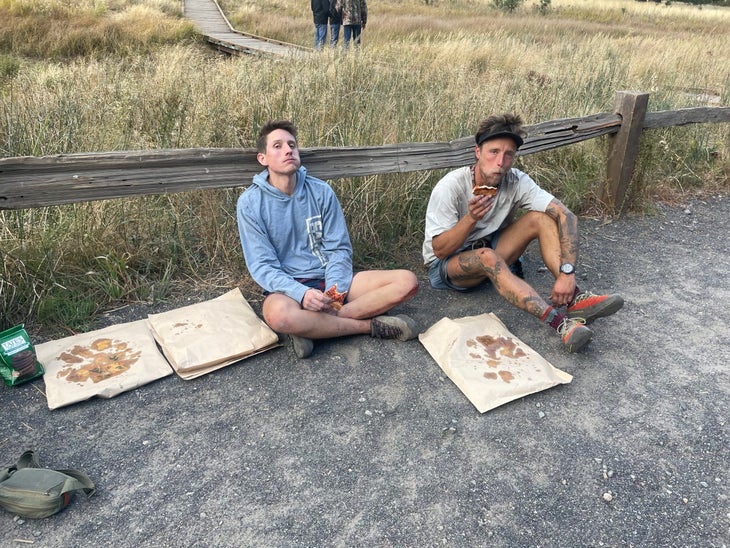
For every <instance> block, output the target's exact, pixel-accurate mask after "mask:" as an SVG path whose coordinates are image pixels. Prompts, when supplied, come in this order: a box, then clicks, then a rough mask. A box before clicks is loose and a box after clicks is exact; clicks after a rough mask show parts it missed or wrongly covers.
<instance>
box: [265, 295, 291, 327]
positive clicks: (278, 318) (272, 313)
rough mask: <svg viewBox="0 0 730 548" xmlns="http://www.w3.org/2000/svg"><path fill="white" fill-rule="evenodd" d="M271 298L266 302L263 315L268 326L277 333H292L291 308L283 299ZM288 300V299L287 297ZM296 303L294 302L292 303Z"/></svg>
mask: <svg viewBox="0 0 730 548" xmlns="http://www.w3.org/2000/svg"><path fill="white" fill-rule="evenodd" d="M278 297H279V298H273V299H272V298H271V297H269V298H268V299H266V301H265V302H264V306H263V310H262V314H263V316H264V321H265V322H266V323H267V325H268V326H269V327H270V328H271V329H273V330H274V331H276V332H277V333H290V332H291V307H290V306H287V305H288V304H289V303H287V302H286V301H284V300H283V299H282V298H281V297H282V295H279V296H278ZM287 298H288V297H287ZM292 302H294V301H292Z"/></svg>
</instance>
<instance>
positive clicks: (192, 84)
mask: <svg viewBox="0 0 730 548" xmlns="http://www.w3.org/2000/svg"><path fill="white" fill-rule="evenodd" d="M222 5H223V8H224V11H225V12H226V14H227V15H228V17H229V19H230V21H231V22H232V24H233V25H234V26H235V27H236V28H239V29H241V30H245V31H248V32H253V33H256V34H261V35H264V36H269V37H272V38H277V39H280V40H284V41H287V42H292V43H297V44H301V45H305V46H310V47H311V45H312V41H313V35H314V29H313V24H312V18H311V12H310V10H309V4H308V3H306V2H301V1H299V2H294V1H293V0H250V1H247V0H226V1H225V2H224V3H223V4H222ZM536 5H537V2H536V1H532V0H527V1H526V2H525V3H524V5H523V6H522V7H521V8H520V9H519V10H517V11H516V12H514V13H512V14H505V13H502V12H500V11H499V10H496V9H494V8H493V7H492V6H491V3H490V2H488V1H482V2H478V1H473V0H465V1H458V0H454V1H450V2H445V1H441V0H436V1H433V2H428V3H426V2H416V1H414V0H403V1H394V2H389V3H381V4H377V3H373V4H372V5H371V6H370V16H369V20H368V26H367V28H366V30H365V31H364V33H363V47H362V48H360V50H358V51H356V52H350V53H348V54H345V53H343V51H342V50H340V49H338V50H334V51H330V50H327V51H323V52H320V53H318V54H314V53H313V54H312V55H309V56H305V57H304V58H300V59H290V60H285V61H284V60H278V61H277V60H273V59H267V58H259V57H253V56H248V57H242V58H234V59H229V58H226V57H224V56H222V55H220V54H217V53H215V52H213V51H212V50H210V49H209V48H208V47H207V46H206V45H205V44H204V42H203V41H202V40H200V38H199V37H198V36H197V35H196V34H195V32H194V27H193V26H192V25H191V24H190V23H189V22H187V21H185V20H184V19H183V18H182V16H181V13H182V7H181V4H180V3H178V2H172V1H169V0H160V1H153V0H143V1H132V0H112V1H109V2H103V1H101V0H95V1H92V0H81V1H76V2H74V1H70V2H69V1H65V2H60V1H55V0H0V156H7V157H9V156H24V155H35V156H37V155H48V154H58V153H69V152H89V151H108V150H133V149H152V148H167V147H173V148H174V147H251V146H253V142H254V138H255V134H256V131H257V130H258V127H259V126H260V125H261V123H262V122H263V121H265V120H267V119H269V118H282V117H284V118H291V119H293V120H295V121H296V122H297V124H298V125H299V127H300V140H301V145H302V146H305V147H308V146H344V145H379V144H386V143H396V142H407V141H414V142H421V141H446V140H450V139H453V138H457V137H463V136H465V135H470V134H472V133H473V131H474V128H475V126H476V124H477V123H478V121H479V119H480V118H482V117H483V116H485V115H486V114H489V113H491V112H499V111H508V110H509V111H517V112H520V113H521V114H522V115H523V117H524V118H525V120H526V122H527V123H528V124H529V123H538V122H542V121H547V120H550V119H555V118H563V117H573V116H581V115H587V114H593V113H598V112H608V111H612V109H613V101H614V95H615V93H616V91H618V90H626V89H630V90H640V91H646V92H649V93H650V94H651V96H650V102H649V110H651V111H656V110H670V109H678V108H684V107H693V106H704V105H728V104H730V56H728V55H727V52H728V51H730V8H709V7H702V8H700V7H698V6H688V5H682V4H680V3H677V2H672V3H671V5H666V4H657V3H654V2H645V3H643V2H635V1H633V0H583V1H581V0H552V2H551V9H550V10H549V12H548V13H547V14H544V15H543V14H540V13H538V10H537V9H536ZM605 146H606V144H605V142H604V140H601V139H599V140H594V141H591V142H588V143H585V144H581V145H575V146H571V147H567V148H562V149H559V150H556V151H552V152H546V153H541V154H536V155H531V156H529V157H525V158H524V159H522V160H521V162H520V164H521V167H523V168H525V169H527V170H528V171H529V172H530V173H532V174H533V176H534V177H535V178H536V179H537V180H538V181H539V182H541V183H542V184H543V185H544V186H545V187H546V188H548V189H550V190H551V191H553V192H554V193H556V194H557V195H558V196H559V197H560V198H561V199H563V200H564V201H565V202H566V203H567V204H568V205H569V206H571V207H572V208H574V209H575V210H576V211H578V212H581V213H583V214H600V213H601V212H602V208H601V204H600V202H599V201H598V200H597V199H596V196H595V191H596V189H597V185H598V183H599V182H600V181H601V180H602V177H603V175H604V163H605ZM728 173H730V124H705V125H702V126H694V127H685V128H672V129H667V130H661V131H652V132H647V133H645V136H644V139H643V142H642V150H641V158H640V164H639V167H638V170H637V174H636V177H635V181H634V185H633V188H632V189H631V203H632V210H633V211H634V212H636V213H646V212H650V211H651V204H652V202H653V201H655V200H657V199H665V200H683V199H685V198H686V196H687V195H688V194H692V193H695V192H726V191H727V190H728ZM441 174H442V173H439V172H422V173H413V174H407V175H392V176H380V177H366V178H357V179H344V180H338V181H333V186H334V187H335V189H336V190H337V192H338V194H339V196H340V198H341V200H342V203H343V207H344V209H345V212H346V215H347V217H348V221H349V223H350V227H351V234H352V237H353V242H354V244H355V250H356V261H357V266H359V267H364V266H403V265H406V266H409V267H412V268H419V261H420V245H421V240H422V230H423V215H424V211H425V204H426V201H427V199H428V194H429V192H430V189H431V188H432V187H433V185H434V184H435V182H436V181H437V180H438V178H439V177H440V175H441ZM244 183H245V182H244V181H242V184H244ZM406 186H407V187H408V188H409V190H410V192H409V194H408V195H407V197H406V198H404V195H403V193H402V189H403V188H405V187H406ZM240 191H241V189H240V188H239V189H230V190H225V191H211V192H199V193H197V192H194V193H187V194H182V195H171V196H155V197H146V198H139V199H134V200H111V201H107V202H95V203H88V204H79V205H70V206H63V207H54V208H43V209H34V210H26V211H0V255H1V256H2V267H0V306H2V309H3V314H2V316H1V317H0V329H4V328H7V327H9V326H12V325H15V324H17V323H20V322H23V321H25V322H38V323H39V324H42V325H47V326H60V327H63V328H65V329H67V330H70V331H75V330H80V329H85V328H87V327H88V326H89V325H90V322H91V320H92V319H93V316H94V314H95V313H96V312H98V311H99V310H100V309H103V308H106V307H110V306H116V305H119V304H122V303H125V302H130V301H135V300H144V301H150V300H158V299H165V298H168V297H169V296H170V295H171V294H174V293H176V292H179V291H183V290H185V288H186V287H189V286H190V285H195V286H198V287H199V286H201V285H213V286H221V287H224V286H226V287H227V286H231V285H233V284H242V285H246V284H248V283H249V282H248V279H247V275H246V271H245V265H244V264H243V259H242V256H241V251H240V245H239V242H238V235H237V228H236V223H235V211H234V209H235V200H236V198H237V196H238V194H239V193H240Z"/></svg>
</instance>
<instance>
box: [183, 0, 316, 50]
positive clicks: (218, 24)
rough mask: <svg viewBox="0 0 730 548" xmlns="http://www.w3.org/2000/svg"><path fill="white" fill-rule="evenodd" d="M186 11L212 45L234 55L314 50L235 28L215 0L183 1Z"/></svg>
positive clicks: (187, 15) (186, 15) (184, 10)
mask: <svg viewBox="0 0 730 548" xmlns="http://www.w3.org/2000/svg"><path fill="white" fill-rule="evenodd" d="M183 13H184V14H185V17H187V18H188V19H190V20H191V21H193V22H194V23H195V25H196V26H197V27H198V30H199V31H200V33H201V34H202V35H204V36H205V37H206V39H207V40H208V42H210V44H211V45H213V47H215V48H217V49H219V50H221V51H224V52H226V53H229V54H232V55H239V54H244V53H247V54H266V55H276V56H279V57H286V56H293V55H301V54H303V53H306V52H309V51H312V50H310V49H309V48H305V47H303V46H299V45H296V44H288V43H286V42H281V41H278V40H272V39H270V38H263V37H261V36H255V35H253V34H246V33H244V32H240V31H237V30H235V29H234V28H233V27H231V24H230V23H229V22H228V19H227V18H226V16H225V15H223V12H222V11H221V9H220V7H219V6H218V3H217V2H216V1H215V0H184V3H183Z"/></svg>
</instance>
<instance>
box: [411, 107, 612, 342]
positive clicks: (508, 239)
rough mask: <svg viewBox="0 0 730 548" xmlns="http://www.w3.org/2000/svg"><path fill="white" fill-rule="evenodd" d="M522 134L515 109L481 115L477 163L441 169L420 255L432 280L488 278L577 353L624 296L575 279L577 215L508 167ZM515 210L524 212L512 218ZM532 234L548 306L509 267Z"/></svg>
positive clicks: (444, 283)
mask: <svg viewBox="0 0 730 548" xmlns="http://www.w3.org/2000/svg"><path fill="white" fill-rule="evenodd" d="M524 136H525V132H524V130H523V129H522V119H521V118H520V117H519V116H517V115H514V114H504V115H501V116H490V117H488V118H486V119H485V120H483V121H482V122H481V124H480V125H479V128H478V129H477V132H476V135H475V140H476V147H475V149H474V154H475V156H476V163H475V164H474V165H472V166H467V167H462V168H459V169H456V170H454V171H451V172H449V173H447V174H446V175H445V176H444V177H443V178H442V179H441V180H440V181H439V182H438V183H437V184H436V186H435V187H434V188H433V191H432V193H431V198H430V200H429V202H428V208H427V211H426V234H425V239H424V242H423V259H424V263H425V264H426V265H427V266H428V276H429V280H430V282H431V285H432V286H433V287H435V288H438V289H446V288H451V289H455V290H457V291H466V290H469V289H471V288H474V287H476V286H478V285H480V284H482V283H483V282H485V281H486V280H489V281H490V282H491V283H492V285H493V286H494V289H495V290H496V291H497V292H498V293H499V294H500V295H501V296H502V297H503V298H505V299H506V300H507V301H508V302H509V303H511V304H513V305H515V306H516V307H518V308H520V309H522V310H524V311H525V312H528V313H530V314H532V315H533V316H535V317H536V318H538V319H540V320H541V321H542V322H544V323H545V324H547V325H549V326H550V327H552V328H553V329H555V331H557V333H558V334H559V335H560V336H561V337H562V340H563V344H564V345H565V346H566V348H567V349H568V351H570V352H577V351H579V350H581V349H582V348H583V347H584V346H585V345H586V344H588V343H589V342H590V340H591V338H592V337H593V331H592V330H591V329H590V328H589V327H587V326H586V324H587V323H590V322H592V321H593V320H595V319H596V318H601V317H603V316H608V315H610V314H613V313H615V312H616V311H618V310H619V309H620V308H621V307H622V306H623V304H624V301H623V299H622V298H621V297H620V296H619V295H594V294H593V293H591V292H589V291H584V292H582V291H581V290H580V289H579V288H578V286H577V285H576V281H575V273H576V264H577V261H578V219H577V217H576V216H575V215H574V214H573V213H572V212H571V211H570V210H569V209H568V208H567V207H565V205H563V203H562V202H561V201H560V200H558V199H557V198H555V197H554V196H553V195H552V194H550V193H548V192H547V191H545V190H543V189H542V188H540V187H539V186H538V185H537V184H536V183H535V181H533V180H532V179H531V178H530V177H529V176H528V175H527V174H525V173H523V172H522V171H519V170H517V169H515V168H513V167H512V164H513V163H514V160H515V156H516V154H517V149H518V148H520V147H521V146H522V144H523V139H524ZM482 193H485V194H484V195H482ZM487 194H489V195H487ZM518 209H522V210H526V212H525V213H524V215H522V216H521V217H519V218H517V219H516V220H515V218H514V214H515V212H516V211H517V210H518ZM532 240H538V242H539V244H540V253H541V255H542V259H543V261H544V262H545V265H546V266H547V268H548V270H549V271H550V272H551V274H552V275H553V276H554V277H555V283H554V284H553V288H552V293H551V295H550V300H551V303H552V305H550V304H548V303H547V302H546V301H544V300H543V299H542V298H541V297H540V295H538V293H537V291H535V290H534V289H533V288H532V287H531V286H530V285H529V284H528V283H527V282H525V281H524V280H522V279H521V278H520V277H518V276H517V275H515V274H514V273H513V272H512V271H511V270H510V268H509V265H512V264H513V263H515V262H516V261H517V260H518V258H519V257H520V256H521V255H522V253H523V252H524V251H525V249H526V248H527V245H528V244H529V243H530V242H531V241H532ZM563 307H565V308H564V309H563Z"/></svg>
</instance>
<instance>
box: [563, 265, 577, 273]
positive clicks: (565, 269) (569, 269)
mask: <svg viewBox="0 0 730 548" xmlns="http://www.w3.org/2000/svg"><path fill="white" fill-rule="evenodd" d="M560 272H562V273H563V274H572V273H573V272H575V267H574V266H573V265H572V264H570V263H565V264H562V265H560Z"/></svg>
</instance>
